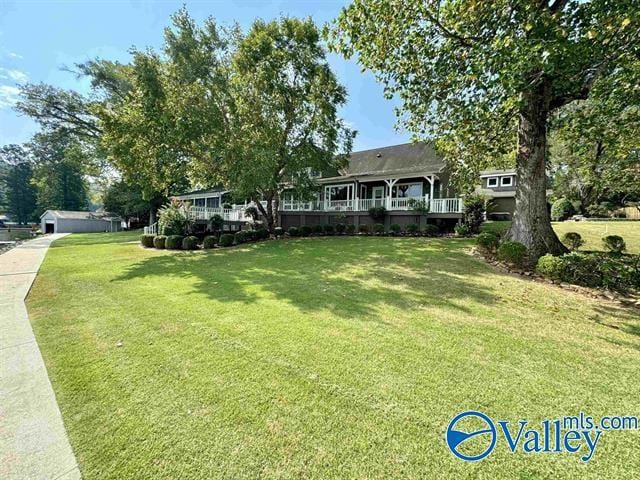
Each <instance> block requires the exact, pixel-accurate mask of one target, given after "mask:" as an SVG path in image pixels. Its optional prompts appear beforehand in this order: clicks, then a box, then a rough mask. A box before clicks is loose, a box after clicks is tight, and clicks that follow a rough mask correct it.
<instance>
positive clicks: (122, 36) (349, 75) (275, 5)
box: [0, 0, 410, 150]
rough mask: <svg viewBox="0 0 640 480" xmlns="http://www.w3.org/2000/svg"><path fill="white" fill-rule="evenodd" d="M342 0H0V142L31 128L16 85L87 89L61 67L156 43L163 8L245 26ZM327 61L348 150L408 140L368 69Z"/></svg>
mask: <svg viewBox="0 0 640 480" xmlns="http://www.w3.org/2000/svg"><path fill="white" fill-rule="evenodd" d="M345 3H347V2H343V1H337V0H299V1H295V0H291V1H269V0H236V1H232V0H226V1H220V0H215V1H186V2H185V1H145V0H85V1H80V0H64V1H54V0H0V145H5V144H8V143H20V142H24V141H26V140H28V139H29V138H30V136H31V135H32V134H33V133H34V132H36V131H37V125H35V124H34V123H33V122H32V121H31V120H30V119H28V118H24V117H21V116H18V114H17V113H15V112H14V111H13V110H12V108H11V106H12V104H13V103H14V102H15V99H16V94H17V85H18V84H19V83H21V82H24V81H29V82H33V83H38V82H45V83H49V84H52V85H55V86H58V87H64V88H72V89H76V90H79V91H86V89H87V81H86V80H82V79H77V78H75V76H74V75H73V74H71V73H68V72H65V71H63V70H61V69H62V68H63V67H65V66H67V67H72V66H73V65H74V64H76V63H79V62H83V61H85V60H88V59H91V58H95V57H100V58H105V59H111V60H119V61H122V62H126V61H128V58H129V54H128V50H129V48H130V47H132V46H136V47H145V46H151V47H159V46H160V45H161V42H162V31H163V28H164V27H165V26H166V25H167V24H168V22H169V16H170V15H171V14H172V13H173V12H175V11H176V10H178V9H179V8H180V7H181V6H182V5H183V4H186V5H187V8H188V9H189V12H190V13H191V15H193V16H194V17H195V18H196V19H197V20H202V19H204V18H206V17H207V16H209V15H211V16H213V17H214V18H216V20H217V21H218V22H220V23H231V22H233V21H238V22H239V23H240V24H241V25H242V27H243V28H245V29H246V28H248V27H249V26H250V25H251V23H252V21H253V20H254V19H255V18H257V17H260V18H264V19H271V18H274V17H278V16H279V15H281V14H283V15H289V16H298V17H305V16H311V17H313V18H314V20H315V21H316V23H318V24H319V25H321V24H324V23H325V22H327V21H330V20H331V19H333V18H335V17H336V16H337V15H338V13H339V12H340V9H341V7H342V6H343V5H344V4H345ZM329 58H330V63H331V65H332V67H333V69H334V72H335V73H336V74H337V75H338V78H339V79H340V81H341V82H342V83H343V85H345V86H346V87H347V90H348V92H349V100H348V103H347V105H346V106H345V107H344V108H343V110H342V117H343V118H344V119H345V120H346V121H347V122H349V124H350V125H351V126H352V128H355V129H356V130H358V136H357V137H356V141H355V144H354V150H362V149H367V148H374V147H378V146H384V145H393V144H396V143H402V142H406V141H408V140H409V138H410V136H409V134H408V133H407V132H405V131H400V132H398V131H396V130H395V128H394V125H395V123H396V117H395V114H394V112H393V108H394V106H395V102H393V101H389V100H385V99H384V97H383V90H382V86H381V85H379V84H378V83H377V82H376V81H375V80H374V78H373V76H372V75H371V73H368V72H367V73H362V72H361V71H360V67H359V66H358V65H357V63H356V62H355V61H354V60H349V61H347V60H344V59H343V58H342V57H339V56H337V55H330V57H329Z"/></svg>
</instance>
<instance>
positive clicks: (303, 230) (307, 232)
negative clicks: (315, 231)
mask: <svg viewBox="0 0 640 480" xmlns="http://www.w3.org/2000/svg"><path fill="white" fill-rule="evenodd" d="M311 231H312V229H311V227H310V226H309V225H303V226H301V227H300V235H302V236H303V237H308V236H309V235H311Z"/></svg>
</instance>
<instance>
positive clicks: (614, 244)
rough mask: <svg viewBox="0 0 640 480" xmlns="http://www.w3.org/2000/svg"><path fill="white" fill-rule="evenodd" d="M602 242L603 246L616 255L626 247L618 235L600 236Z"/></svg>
mask: <svg viewBox="0 0 640 480" xmlns="http://www.w3.org/2000/svg"><path fill="white" fill-rule="evenodd" d="M602 243H603V244H604V248H606V249H607V250H608V251H610V252H611V253H614V254H617V255H619V254H621V253H622V252H624V251H625V250H626V249H627V245H626V244H625V243H624V239H623V238H622V237H621V236H620V235H607V236H606V237H602Z"/></svg>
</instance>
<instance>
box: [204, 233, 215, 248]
mask: <svg viewBox="0 0 640 480" xmlns="http://www.w3.org/2000/svg"><path fill="white" fill-rule="evenodd" d="M216 243H218V237H217V236H215V235H207V236H206V237H204V240H203V241H202V248H206V249H209V248H215V246H216Z"/></svg>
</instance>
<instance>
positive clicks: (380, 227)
mask: <svg viewBox="0 0 640 480" xmlns="http://www.w3.org/2000/svg"><path fill="white" fill-rule="evenodd" d="M373 233H375V234H376V235H383V234H384V224H382V223H374V224H373Z"/></svg>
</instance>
